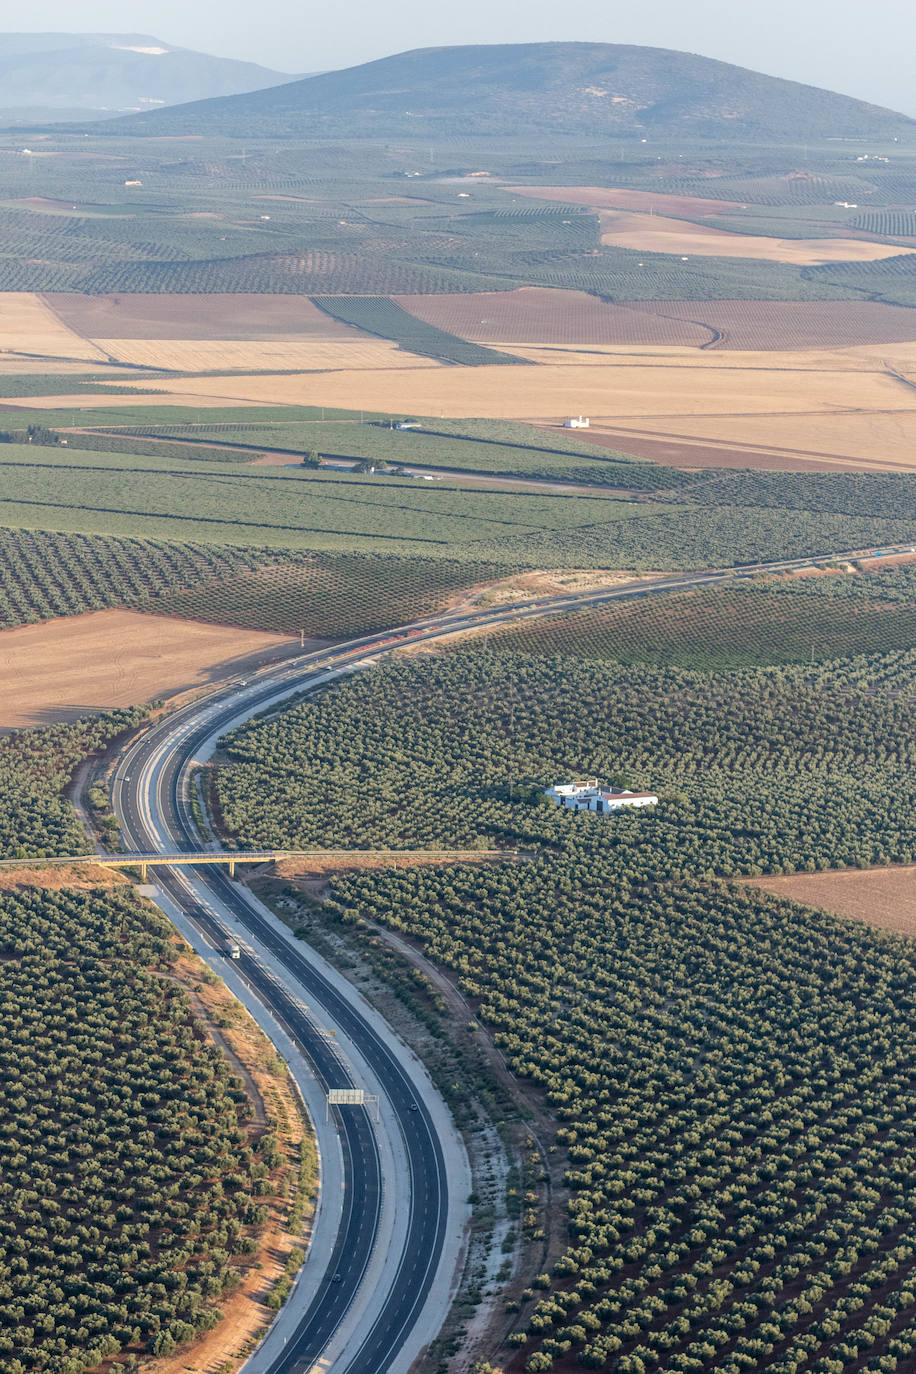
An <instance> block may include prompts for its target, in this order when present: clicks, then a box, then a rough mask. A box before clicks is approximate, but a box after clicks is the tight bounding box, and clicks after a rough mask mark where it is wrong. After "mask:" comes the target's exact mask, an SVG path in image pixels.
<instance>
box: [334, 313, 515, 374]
mask: <svg viewBox="0 0 916 1374" xmlns="http://www.w3.org/2000/svg"><path fill="white" fill-rule="evenodd" d="M312 300H313V301H314V303H315V305H317V306H319V307H320V309H322V310H324V311H325V313H326V314H328V315H331V316H333V318H334V319H335V320H342V321H343V323H344V324H352V325H355V326H356V328H357V329H362V330H364V331H365V333H367V334H376V335H378V336H379V337H380V338H383V339H391V340H392V341H393V342H394V343H396V344H398V345H399V346H400V347H401V348H404V349H406V350H407V351H408V352H410V353H419V354H420V355H421V356H423V357H429V358H439V359H441V361H442V362H445V363H459V364H462V365H463V366H465V367H479V366H481V365H482V364H484V363H508V364H515V365H517V366H520V367H522V366H530V364H526V362H525V359H523V358H517V357H515V355H514V354H512V353H500V352H498V351H497V350H496V349H494V348H481V346H480V344H475V343H468V342H467V340H465V339H459V338H458V336H457V335H456V334H449V333H448V332H447V331H446V330H444V329H437V328H436V326H435V325H432V324H426V323H425V321H423V320H418V319H417V317H416V316H415V315H411V314H409V313H408V312H407V311H406V310H404V309H402V308H401V306H399V305H398V303H397V302H396V301H393V300H392V299H391V298H390V296H313V297H312Z"/></svg>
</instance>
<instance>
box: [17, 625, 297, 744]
mask: <svg viewBox="0 0 916 1374" xmlns="http://www.w3.org/2000/svg"><path fill="white" fill-rule="evenodd" d="M293 642H294V641H293V640H292V639H289V638H288V637H287V636H285V635H277V634H259V633H256V632H254V631H251V630H238V629H234V628H226V627H224V626H222V625H202V624H200V623H199V622H197V621H189V620H172V619H171V618H170V617H167V616H153V615H139V614H137V613H135V612H133V611H95V612H93V613H92V614H90V615H81V616H74V617H73V618H72V619H64V620H49V621H46V622H45V623H44V624H41V625H21V626H18V627H17V628H15V629H12V630H3V631H2V632H0V729H6V730H9V729H18V728H21V727H23V726H27V725H47V724H50V723H51V722H52V721H59V720H75V719H76V718H77V717H78V716H84V715H91V714H92V713H93V712H94V711H103V710H108V709H110V708H111V707H114V706H134V705H138V704H140V703H141V702H144V701H150V700H153V699H155V698H157V697H160V696H168V695H172V694H173V693H175V692H180V691H183V690H185V689H187V688H190V687H196V686H204V685H205V684H206V683H208V682H211V681H214V680H215V679H216V678H218V677H222V676H224V675H225V674H226V673H228V672H231V671H234V670H244V669H246V668H248V667H252V668H253V667H254V666H255V665H256V664H257V663H260V662H262V661H266V660H268V659H271V658H277V657H280V656H282V655H283V654H285V653H286V652H287V651H288V650H289V649H290V648H291V646H292V645H293ZM295 642H296V644H298V640H297V641H295Z"/></svg>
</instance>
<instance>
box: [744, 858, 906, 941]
mask: <svg viewBox="0 0 916 1374" xmlns="http://www.w3.org/2000/svg"><path fill="white" fill-rule="evenodd" d="M743 881H744V883H745V884H746V885H747V886H749V887H757V888H760V889H761V890H762V891H764V892H769V893H770V894H771V895H772V896H774V897H790V898H791V899H792V901H794V902H802V903H803V904H804V905H805V906H813V907H820V908H821V909H822V910H824V911H832V912H834V913H835V914H836V915H837V916H848V917H850V918H851V919H852V920H854V921H865V922H866V924H868V925H870V926H875V927H876V929H878V930H893V931H896V932H897V934H899V935H916V865H914V864H908V865H907V866H905V867H897V868H864V869H858V868H856V869H843V870H841V871H839V872H832V871H830V872H826V873H790V874H788V875H787V876H785V877H779V878H747V879H744V880H743Z"/></svg>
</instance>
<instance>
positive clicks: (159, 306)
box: [40, 292, 365, 342]
mask: <svg viewBox="0 0 916 1374" xmlns="http://www.w3.org/2000/svg"><path fill="white" fill-rule="evenodd" d="M40 299H42V300H44V301H47V302H48V303H49V304H50V305H52V306H53V309H54V313H55V314H56V315H57V316H58V318H59V319H60V320H62V321H63V323H64V324H65V325H66V326H67V328H68V329H72V330H73V331H74V333H76V334H80V335H82V337H83V338H89V339H95V338H104V339H291V340H302V341H303V342H304V341H306V340H308V339H361V338H365V335H363V334H362V333H361V332H360V330H358V329H353V328H352V327H351V326H350V325H346V324H341V323H340V321H339V320H335V319H333V318H332V317H331V316H330V315H326V314H325V312H324V311H323V310H319V309H318V307H317V305H313V304H312V302H311V301H310V300H309V299H308V297H307V296H270V295H255V294H251V293H249V294H245V293H240V294H239V295H206V294H202V295H199V296H198V295H193V296H191V295H161V296H159V295H156V296H144V295H138V294H130V293H124V294H121V295H117V296H81V295H78V294H75V293H69V292H55V293H54V295H53V296H45V297H41V298H40Z"/></svg>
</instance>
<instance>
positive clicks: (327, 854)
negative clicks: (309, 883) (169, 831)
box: [0, 849, 522, 883]
mask: <svg viewBox="0 0 916 1374" xmlns="http://www.w3.org/2000/svg"><path fill="white" fill-rule="evenodd" d="M521 857H522V855H521V851H520V850H518V849H231V850H216V851H214V850H212V849H202V850H198V851H193V850H192V851H188V850H183V851H182V852H181V853H175V854H66V855H56V856H55V857H54V858H51V859H38V858H24V859H0V870H2V869H16V868H26V867H28V868H71V867H77V866H85V867H89V866H90V865H94V866H95V867H97V868H139V870H140V880H141V882H144V883H145V882H146V878H147V873H148V870H149V869H151V868H182V867H183V868H197V867H198V866H199V865H201V864H211V865H212V864H220V865H221V864H225V865H226V866H227V867H228V869H229V876H230V877H231V878H234V877H235V869H236V865H237V864H270V863H277V862H279V861H280V860H281V859H312V860H316V859H317V860H320V862H321V863H322V864H333V863H341V862H344V861H345V860H351V859H356V858H364V859H369V860H371V861H372V863H373V864H375V865H379V866H383V865H384V864H385V863H390V864H393V865H397V863H398V862H399V860H403V859H409V860H410V861H411V862H412V863H417V864H424V863H433V864H434V863H479V862H480V861H481V860H482V859H483V860H488V861H490V862H492V861H493V860H499V859H518V858H521Z"/></svg>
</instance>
